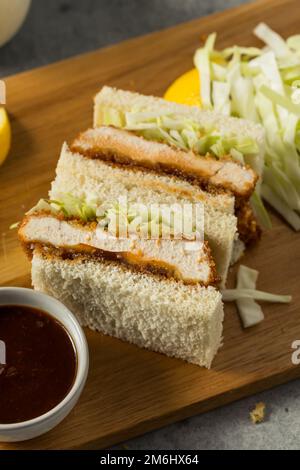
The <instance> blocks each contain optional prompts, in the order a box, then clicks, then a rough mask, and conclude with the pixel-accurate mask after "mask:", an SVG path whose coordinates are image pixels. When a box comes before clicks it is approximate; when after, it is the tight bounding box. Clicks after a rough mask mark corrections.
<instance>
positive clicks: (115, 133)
mask: <svg viewBox="0 0 300 470" xmlns="http://www.w3.org/2000/svg"><path fill="white" fill-rule="evenodd" d="M71 150H72V151H74V152H78V153H81V154H83V155H86V156H87V157H90V158H99V159H102V160H108V161H115V162H119V163H121V164H125V165H135V166H139V167H144V168H149V169H153V170H157V171H163V172H164V173H168V174H178V175H180V176H184V177H187V178H189V179H193V180H194V181H196V182H197V183H200V185H204V187H208V188H218V189H226V190H228V191H230V192H232V193H233V194H234V195H236V196H238V197H241V198H247V199H248V198H249V197H250V195H251V194H252V192H253V190H254V188H255V184H256V181H257V175H256V173H255V172H254V171H253V170H252V168H250V167H247V166H244V165H241V164H240V163H237V162H235V161H233V160H229V159H216V158H214V157H212V156H208V155H207V156H203V157H201V158H199V157H196V156H195V154H194V153H193V152H191V151H189V152H187V151H184V150H181V149H178V148H173V147H170V146H169V145H166V144H164V143H160V142H153V141H149V140H146V139H144V138H142V137H139V136H137V135H135V134H134V133H132V132H128V131H126V130H123V129H116V128H115V127H107V126H100V127H97V128H94V129H88V130H86V131H85V132H81V133H80V134H79V136H78V137H77V138H76V139H75V140H74V142H73V144H72V146H71Z"/></svg>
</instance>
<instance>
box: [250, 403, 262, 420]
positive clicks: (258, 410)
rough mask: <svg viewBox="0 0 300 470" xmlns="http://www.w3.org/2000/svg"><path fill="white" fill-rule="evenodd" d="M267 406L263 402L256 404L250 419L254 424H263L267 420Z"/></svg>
mask: <svg viewBox="0 0 300 470" xmlns="http://www.w3.org/2000/svg"><path fill="white" fill-rule="evenodd" d="M265 411H266V405H265V403H263V402H262V401H261V402H259V403H256V405H255V408H254V409H253V410H252V411H250V419H251V421H252V423H253V424H258V423H262V422H263V421H264V419H265Z"/></svg>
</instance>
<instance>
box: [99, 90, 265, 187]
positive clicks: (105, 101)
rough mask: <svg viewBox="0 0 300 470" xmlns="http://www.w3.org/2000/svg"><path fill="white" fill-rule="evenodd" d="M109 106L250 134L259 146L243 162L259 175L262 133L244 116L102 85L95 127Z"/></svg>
mask: <svg viewBox="0 0 300 470" xmlns="http://www.w3.org/2000/svg"><path fill="white" fill-rule="evenodd" d="M104 107H105V108H106V109H107V108H111V109H116V110H120V111H122V112H128V111H135V112H139V111H151V112H155V111H158V112H159V111H160V112H161V111H167V112H169V113H170V114H177V115H179V116H185V117H189V118H191V119H194V120H196V121H197V122H199V124H200V125H203V126H208V127H213V128H215V129H217V130H218V131H219V132H220V133H221V134H222V135H228V134H232V133H234V134H237V135H242V136H247V137H251V138H252V139H254V140H255V141H256V142H257V144H258V147H259V152H258V153H257V155H246V156H245V162H246V163H247V164H248V165H249V166H251V168H253V169H254V171H255V172H256V173H257V174H258V175H259V176H260V178H261V176H262V172H263V167H264V153H265V133H264V129H263V127H262V126H260V125H259V124H255V123H253V122H250V121H246V120H244V119H238V118H234V117H228V116H224V115H222V114H220V113H216V112H215V111H208V110H202V109H199V108H198V107H197V106H186V105H181V104H177V103H172V102H169V101H166V100H164V99H162V98H157V97H153V96H145V95H141V94H139V93H133V92H131V91H124V90H119V89H116V88H111V87H108V86H105V87H103V88H102V89H101V91H100V92H99V93H98V94H97V95H96V96H95V99H94V127H97V126H100V125H102V124H103V119H102V109H103V108H104Z"/></svg>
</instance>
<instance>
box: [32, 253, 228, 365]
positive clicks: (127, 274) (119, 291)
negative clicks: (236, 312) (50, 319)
mask: <svg viewBox="0 0 300 470" xmlns="http://www.w3.org/2000/svg"><path fill="white" fill-rule="evenodd" d="M32 283H33V286H34V288H35V289H37V290H39V291H42V292H45V293H47V294H50V295H52V296H54V297H56V298H57V299H59V300H61V301H62V302H63V303H64V304H65V305H67V306H68V307H69V308H70V310H71V311H72V312H74V313H75V315H76V316H77V318H78V319H79V321H80V323H81V324H82V325H84V326H89V327H90V328H93V329H96V330H99V331H102V332H103V333H105V334H108V335H111V336H115V337H117V338H119V339H122V340H125V341H128V342H130V343H134V344H136V345H138V346H140V347H143V348H147V349H151V350H153V351H157V352H161V353H164V354H166V355H168V356H174V357H177V358H180V359H184V360H186V361H188V362H191V363H194V364H197V365H199V366H205V367H210V365H211V363H212V360H213V358H214V356H215V354H216V352H217V350H218V349H219V347H220V345H221V340H222V321H223V305H222V299H221V294H220V293H219V292H218V291H216V289H214V288H213V287H208V288H205V287H199V286H187V285H184V284H181V283H180V282H176V281H171V280H168V279H157V278H156V277H155V276H151V275H145V274H139V273H134V272H131V271H129V270H128V269H124V268H123V267H122V266H121V265H118V264H114V263H108V262H107V263H105V262H95V261H89V260H80V259H77V260H62V259H61V258H59V257H56V256H53V255H52V256H49V255H48V256H47V255H46V254H43V253H42V252H41V251H38V250H35V252H34V256H33V260H32Z"/></svg>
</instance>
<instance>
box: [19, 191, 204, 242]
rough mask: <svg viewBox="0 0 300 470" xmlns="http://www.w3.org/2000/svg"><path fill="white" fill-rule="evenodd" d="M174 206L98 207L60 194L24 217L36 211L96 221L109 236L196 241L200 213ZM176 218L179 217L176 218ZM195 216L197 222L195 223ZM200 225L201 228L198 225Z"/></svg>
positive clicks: (118, 204) (117, 204)
mask: <svg viewBox="0 0 300 470" xmlns="http://www.w3.org/2000/svg"><path fill="white" fill-rule="evenodd" d="M182 209H183V208H182V207H181V206H180V207H179V206H176V205H171V206H168V205H165V206H164V205H161V206H159V205H155V204H152V205H151V206H145V205H144V204H140V203H135V204H127V202H124V203H123V202H122V201H121V202H120V201H116V202H111V203H109V204H101V202H99V201H97V200H96V199H95V198H93V197H92V198H88V197H75V196H73V195H72V194H69V193H65V194H60V195H59V197H58V198H57V199H50V200H47V199H40V200H39V202H38V203H37V204H36V205H35V206H34V207H33V208H32V209H30V210H29V211H28V212H27V214H33V213H36V212H40V211H46V212H50V213H52V214H56V215H57V214H62V215H63V216H65V217H67V218H76V219H79V220H81V221H83V222H93V221H95V222H97V223H99V225H100V227H101V228H103V229H105V230H107V231H108V232H110V233H111V234H112V235H117V236H128V235H130V234H132V235H133V234H135V235H138V236H139V235H140V236H142V237H146V238H150V236H151V238H166V237H170V236H172V237H176V238H179V237H180V238H184V239H187V240H195V239H196V235H197V232H196V228H197V224H196V222H197V223H198V224H199V225H198V226H200V227H201V226H202V225H203V224H202V220H201V219H200V217H202V215H201V214H195V211H194V212H193V213H192V214H187V213H185V212H184V211H183V210H182ZM176 215H179V216H178V217H176ZM196 217H197V220H196ZM200 224H201V225H200Z"/></svg>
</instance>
